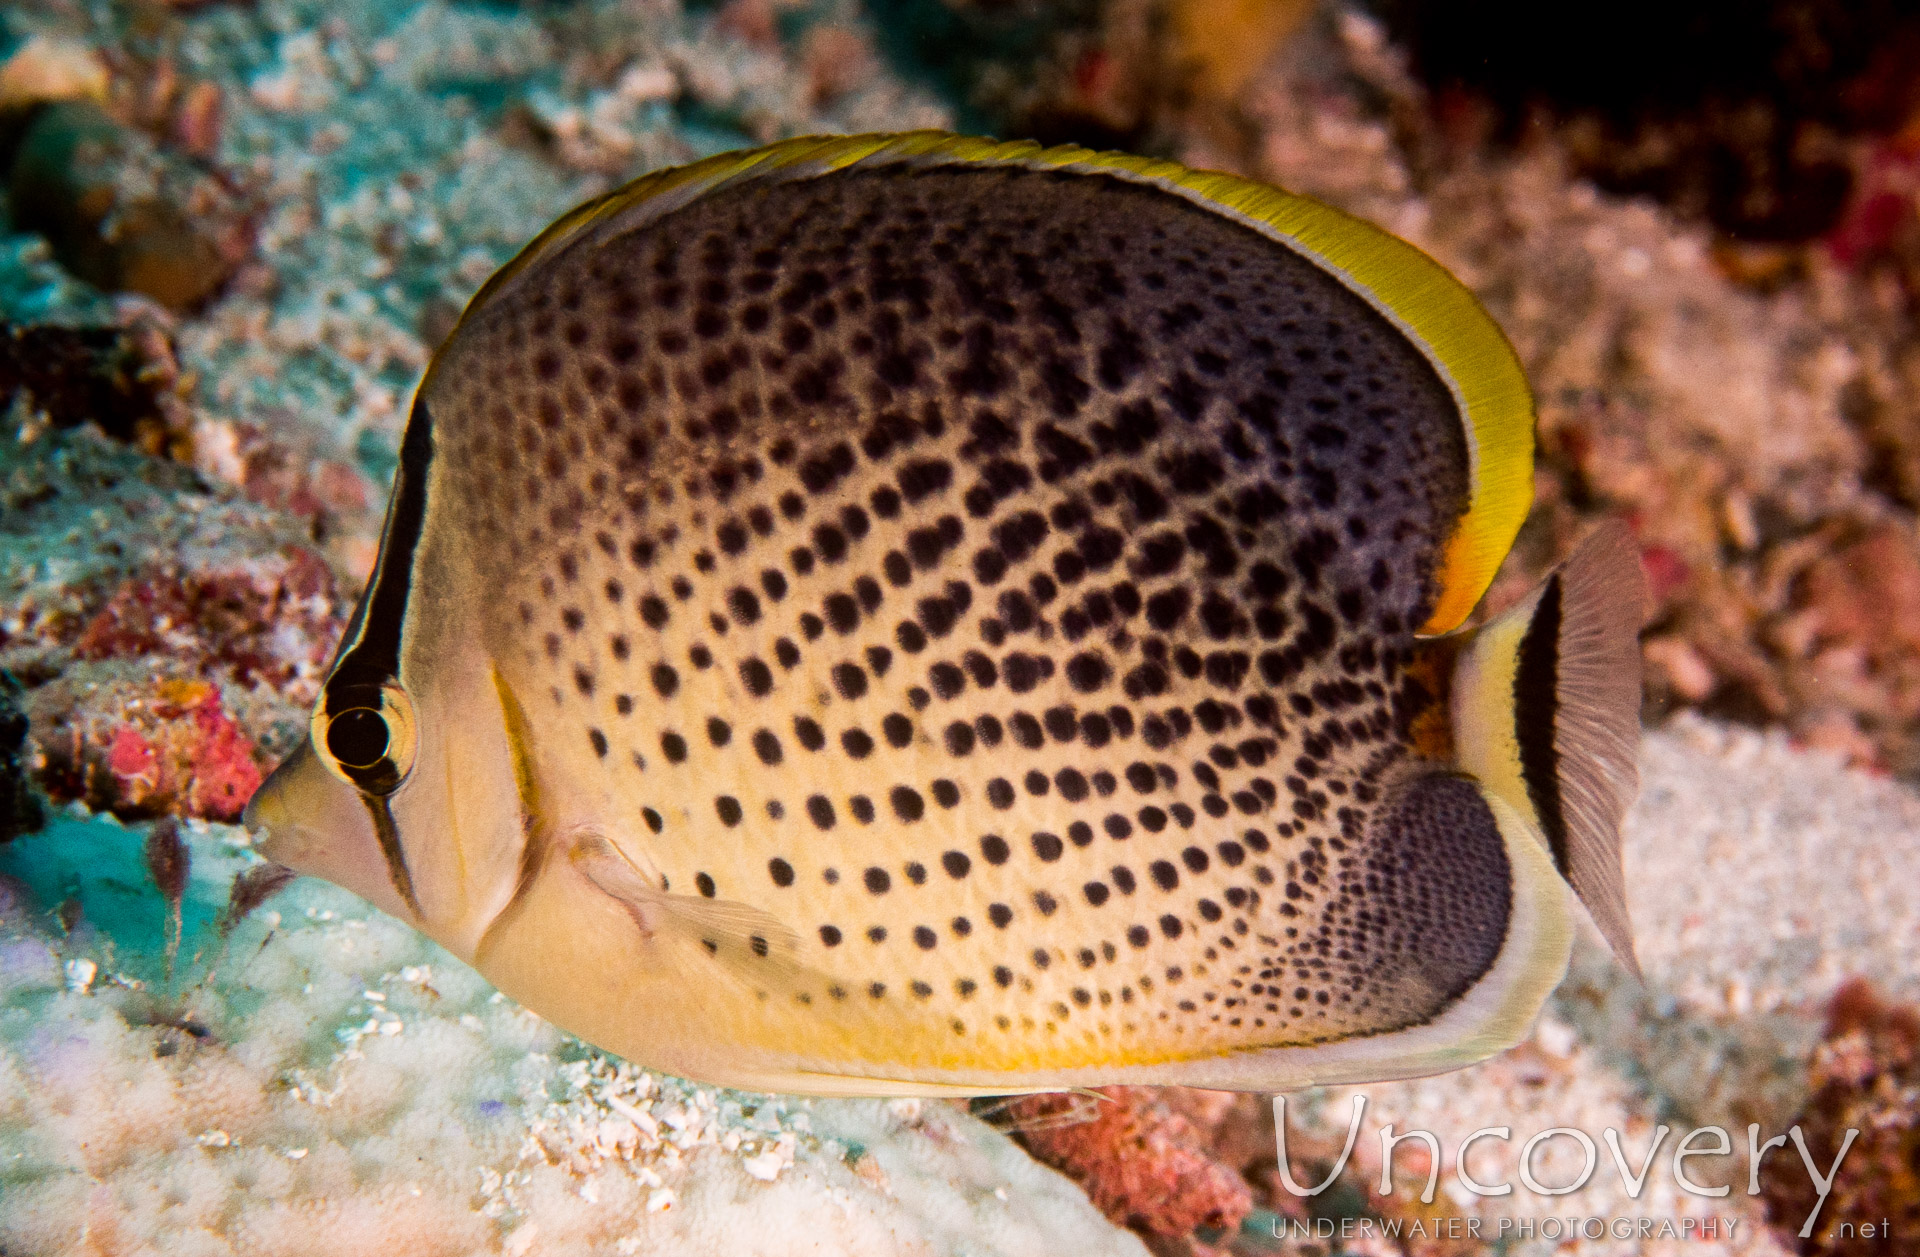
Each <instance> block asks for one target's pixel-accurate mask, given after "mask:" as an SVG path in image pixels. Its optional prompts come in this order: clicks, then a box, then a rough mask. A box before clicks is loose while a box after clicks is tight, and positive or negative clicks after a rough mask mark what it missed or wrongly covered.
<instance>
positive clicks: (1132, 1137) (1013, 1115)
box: [1007, 1087, 1253, 1237]
mask: <svg viewBox="0 0 1920 1257" xmlns="http://www.w3.org/2000/svg"><path fill="white" fill-rule="evenodd" d="M1178 1090H1179V1089H1177V1088H1159V1087H1102V1088H1100V1089H1099V1090H1098V1092H1097V1093H1095V1095H1094V1096H1081V1095H1068V1094H1053V1095H1037V1096H1028V1097H1025V1098H1023V1099H1020V1100H1015V1101H1013V1102H1011V1103H1010V1104H1009V1105H1008V1106H1007V1116H1008V1118H1009V1119H1011V1122H1012V1124H1013V1126H1014V1128H1015V1129H1018V1130H1020V1140H1021V1142H1023V1143H1025V1144H1026V1146H1027V1148H1028V1149H1029V1150H1030V1151H1031V1152H1032V1153H1033V1154H1034V1155H1035V1156H1037V1157H1039V1158H1040V1159H1041V1160H1042V1161H1045V1162H1046V1163H1047V1164H1048V1165H1051V1166H1053V1167H1055V1168H1056V1169H1058V1170H1060V1171H1062V1172H1063V1173H1065V1174H1066V1175H1067V1176H1068V1177H1069V1178H1072V1179H1073V1180H1075V1181H1076V1182H1078V1183H1080V1184H1081V1185H1082V1186H1083V1187H1085V1188H1086V1189H1087V1195H1088V1197H1089V1198H1090V1199H1091V1200H1092V1201H1093V1203H1094V1205H1095V1207H1097V1208H1098V1209H1099V1210H1100V1211H1101V1212H1102V1213H1104V1214H1106V1215H1107V1216H1108V1217H1109V1218H1111V1219H1113V1220H1114V1221H1115V1222H1116V1223H1119V1224H1121V1225H1123V1226H1129V1227H1133V1228H1134V1229H1136V1230H1140V1231H1144V1232H1146V1233H1148V1234H1151V1235H1159V1236H1167V1237H1174V1236H1184V1235H1188V1234H1190V1233H1192V1232H1193V1231H1195V1230H1199V1229H1201V1228H1207V1229H1210V1230H1232V1229H1234V1228H1236V1227H1238V1226H1239V1225H1240V1223H1241V1221H1242V1220H1243V1219H1245V1217H1246V1216H1247V1212H1248V1211H1249V1210H1250V1209H1251V1208H1252V1207H1253V1196H1252V1192H1251V1191H1250V1190H1249V1189H1248V1187H1247V1183H1246V1181H1245V1180H1244V1179H1242V1178H1241V1177H1240V1175H1239V1174H1238V1173H1237V1172H1235V1171H1234V1170H1233V1169H1231V1168H1229V1167H1228V1166H1225V1165H1222V1164H1221V1163H1220V1162H1218V1161H1217V1160H1215V1159H1214V1157H1213V1155H1212V1154H1211V1153H1209V1151H1208V1150H1207V1146H1206V1144H1205V1142H1204V1141H1203V1135H1202V1132H1201V1131H1199V1130H1197V1129H1196V1128H1195V1126H1194V1124H1193V1123H1192V1122H1191V1121H1189V1120H1188V1119H1187V1117H1186V1116H1185V1115H1184V1114H1182V1113H1180V1112H1179V1111H1178V1110H1176V1109H1175V1108H1173V1107H1172V1106H1171V1105H1170V1104H1169V1103H1168V1102H1167V1095H1168V1094H1169V1093H1172V1092H1177V1091H1178Z"/></svg>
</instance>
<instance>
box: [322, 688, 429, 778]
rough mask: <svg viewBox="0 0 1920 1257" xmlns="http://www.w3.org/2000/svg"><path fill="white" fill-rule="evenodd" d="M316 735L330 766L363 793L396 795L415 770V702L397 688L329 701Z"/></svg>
mask: <svg viewBox="0 0 1920 1257" xmlns="http://www.w3.org/2000/svg"><path fill="white" fill-rule="evenodd" d="M356 688H357V687H356ZM343 699H344V700H345V701H342V700H343ZM355 699H358V700H359V701H357V702H356V701H353V700H355ZM310 732H311V734H312V740H313V746H314V749H315V750H316V751H317V752H319V755H320V759H321V761H322V762H324V763H325V764H326V766H327V768H328V769H329V770H331V771H332V772H333V774H334V775H335V776H337V777H339V778H340V779H341V780H343V781H345V782H347V783H348V784H349V785H351V786H353V787H355V788H356V789H358V790H360V791H362V792H363V793H366V794H371V795H388V794H392V793H393V792H394V791H395V790H397V789H399V788H400V783H401V782H403V781H405V780H406V779H407V774H408V773H409V772H410V771H412V769H413V751H414V720H413V702H412V700H411V699H409V698H408V697H407V692H406V691H405V690H403V689H401V688H400V687H399V686H397V685H383V686H381V687H379V689H377V690H375V689H373V688H372V687H366V688H365V689H360V690H359V692H357V693H354V694H352V695H351V696H345V695H328V696H326V697H323V698H322V699H321V701H320V702H319V704H318V705H317V706H316V707H315V708H314V712H313V727H312V729H311V731H310Z"/></svg>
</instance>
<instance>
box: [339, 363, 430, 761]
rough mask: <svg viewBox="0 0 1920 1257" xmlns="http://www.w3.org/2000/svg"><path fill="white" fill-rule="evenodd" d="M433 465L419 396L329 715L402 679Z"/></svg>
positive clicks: (364, 703) (367, 701) (369, 700)
mask: <svg viewBox="0 0 1920 1257" xmlns="http://www.w3.org/2000/svg"><path fill="white" fill-rule="evenodd" d="M432 464H433V415H432V414H431V412H429V411H428V409H427V403H426V400H425V399H424V398H420V397H416V398H415V399H414V403H413V415H412V417H411V418H410V419H408V421H407V432H406V435H405V436H404V437H403V438H401V442H400V467H399V470H398V471H397V472H395V474H394V486H393V505H392V506H391V507H389V508H388V512H387V527H386V535H385V537H384V539H383V540H382V542H381V545H380V561H379V562H378V563H377V564H375V565H374V569H373V577H372V579H371V580H370V581H369V582H368V584H367V592H366V595H365V596H364V597H363V598H362V599H361V602H360V609H359V610H358V611H357V612H356V613H355V615H354V622H353V625H352V627H351V629H350V630H349V632H348V635H347V642H348V645H347V646H346V647H345V648H344V649H343V650H342V651H341V654H340V658H339V659H338V660H337V661H336V662H335V663H334V666H333V672H332V673H331V674H330V675H329V676H328V677H327V683H326V688H325V689H324V691H323V692H322V693H323V701H324V702H325V704H326V708H325V710H326V713H327V715H328V716H329V717H333V718H336V719H337V718H338V717H339V716H340V715H342V714H344V713H346V712H347V711H349V710H351V709H352V708H355V707H370V708H375V709H377V708H378V707H379V706H380V699H379V693H380V687H381V686H382V685H384V684H388V683H392V682H396V681H397V680H398V678H399V675H400V638H401V629H402V627H403V626H404V624H405V623H406V615H407V599H408V595H409V594H410V593H411V591H412V588H413V557H414V553H415V551H416V550H418V549H419V546H420V535H421V533H422V532H423V531H424V530H425V528H426V522H427V473H428V471H429V470H430V469H431V467H432ZM329 742H331V735H329Z"/></svg>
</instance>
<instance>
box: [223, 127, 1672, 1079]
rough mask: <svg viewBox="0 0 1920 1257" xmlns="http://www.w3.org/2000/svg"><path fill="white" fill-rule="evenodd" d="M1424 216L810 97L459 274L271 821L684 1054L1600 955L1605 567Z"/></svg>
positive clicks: (1436, 1028) (1465, 991)
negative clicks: (453, 318)
mask: <svg viewBox="0 0 1920 1257" xmlns="http://www.w3.org/2000/svg"><path fill="white" fill-rule="evenodd" d="M1532 428H1533V411H1532V402H1531V399H1530V395H1529V392H1528V388H1527V384H1526V381H1525V379H1524V377H1523V374H1522V372H1521V369H1520V366H1519V364H1518V362H1517V360H1516V358H1515V355H1514V353H1513V351H1512V349H1511V348H1510V347H1509V345H1508V343H1507V341H1506V340H1505V339H1504V337H1503V336H1502V334H1501V333H1500V331H1499V330H1498V329H1497V327H1496V326H1495V324H1494V322H1493V321H1492V319H1491V318H1490V317H1489V316H1488V315H1487V314H1486V313H1485V312H1484V311H1483V310H1482V309H1481V307H1480V306H1479V304H1478V303H1477V302H1476V301H1475V300H1474V298H1473V297H1472V296H1471V295H1470V294H1469V293H1468V291H1467V290H1466V289H1465V288H1464V287H1463V286H1462V285H1461V284H1460V283H1458V282H1457V281H1456V280H1455V279H1453V278H1452V277H1451V276H1450V275H1448V274H1447V272H1446V271H1445V270H1443V269H1442V268H1441V267H1440V266H1439V265H1438V264H1437V263H1435V262H1433V261H1432V260H1430V259H1429V258H1428V257H1426V256H1425V255H1424V254H1422V253H1421V252H1419V251H1418V250H1417V249H1415V248H1413V247H1412V246H1410V245H1408V244H1405V243H1403V242H1402V241H1400V240H1398V239H1396V238H1394V237H1392V236H1390V235H1388V234H1386V233H1384V232H1382V231H1380V230H1378V229H1376V228H1374V227H1372V226H1369V225H1367V224H1365V223H1363V222H1361V221H1359V220H1357V219H1354V218H1351V217H1349V216H1347V215H1345V214H1343V213H1340V212H1338V211H1336V210H1334V209H1331V208H1328V207H1326V206H1324V205H1321V204H1318V203H1316V202H1314V201H1311V200H1308V199H1305V198H1302V197H1298V196H1292V195H1288V194H1286V193H1283V192H1280V191H1277V190H1275V189H1273V188H1270V187H1265V186H1262V185H1260V184H1257V183H1252V182H1249V181H1246V180H1243V179H1239V178H1234V177H1230V176H1228V175H1224V174H1210V173H1203V172H1200V171H1196V170H1189V169H1185V168H1183V167H1180V166H1177V165H1173V164H1169V163H1167V162H1162V161H1151V160H1146V159H1143V158H1138V157H1130V156H1119V155H1111V154H1099V153H1094V152H1089V151H1085V150H1082V149H1078V148H1071V147H1068V148H1042V147H1039V146H1036V145H1033V144H1030V143H997V142H991V141H987V140H976V139H964V138H957V137H953V136H949V135H945V134H933V133H917V134H905V135H877V136H859V137H851V138H847V137H840V138H825V139H822V138H806V139H797V140H791V141H787V142H784V143H778V144H774V145H772V146H770V147H765V148H760V149H757V150H754V151H751V152H744V153H734V154H727V155H723V156H719V157H715V158H712V159H710V160H707V161H702V162H699V163H697V164H694V165H690V166H687V167H684V168H680V169H675V170H668V171H664V172H658V173H654V174H650V175H648V176H645V177H643V178H641V179H638V180H637V181H635V182H633V183H630V184H628V185H627V186H625V187H624V188H621V189H620V190H618V191H615V192H613V193H611V194H609V195H607V196H603V197H601V198H600V199H598V200H595V201H592V202H590V203H588V204H586V205H583V206H581V207H580V208H579V209H577V210H575V211H573V212H572V213H570V214H568V215H567V216H565V217H564V218H562V219H560V220H559V221H558V222H556V223H555V224H554V225H553V226H552V227H551V228H549V229H548V230H547V231H546V232H545V233H544V234H542V235H541V236H539V237H538V238H537V239H536V240H534V241H533V243H532V244H531V245H529V246H528V247H527V248H526V250H525V251H524V252H522V253H521V254H520V255H519V257H517V258H516V259H514V260H513V261H512V262H510V263H509V264H508V265H506V266H505V267H504V268H502V269H501V270H500V272H499V273H498V274H496V275H495V276H494V277H493V278H492V279H491V280H490V281H489V282H488V283H487V284H486V285H485V286H484V287H483V288H482V289H481V290H480V292H479V293H478V295H477V296H475V297H474V299H473V301H472V303H471V304H470V305H469V306H468V307H467V309H466V312H465V313H464V315H463V316H462V318H461V319H460V321H459V323H458V324H457V326H456V327H455V329H454V331H453V332H452V333H451V334H450V336H449V337H448V338H447V340H446V342H445V344H444V345H443V346H442V347H441V348H440V349H439V351H438V352H437V354H436V355H435V357H434V358H433V360H432V362H431V364H430V366H429V367H428V369H427V371H426V373H425V376H424V378H423V380H422V382H421V384H420V385H419V388H418V391H417V395H416V396H415V398H414V400H413V404H412V410H411V413H410V418H409V420H408V423H407V425H406V429H405V433H404V437H403V440H402V443H401V447H400V454H399V467H398V472H397V474H396V478H395V484H394V489H393V495H392V499H391V503H390V506H389V509H388V514H387V519H386V525H385V532H384V535H383V539H382V544H381V550H380V554H379V560H378V565H377V567H376V568H375V570H374V572H373V574H372V577H371V580H370V583H369V585H368V587H367V590H366V594H365V597H364V599H363V600H362V602H361V604H360V606H359V610H358V612H357V614H356V616H355V618H354V620H353V622H352V624H351V625H350V627H349V629H348V632H347V634H346V637H345V640H344V642H343V643H342V645H341V647H340V650H339V654H338V657H337V659H336V661H335V663H334V664H333V666H332V669H331V672H330V673H329V675H328V676H327V678H326V681H325V683H324V688H323V690H322V693H321V696H320V698H319V701H318V703H317V704H316V706H315V708H314V711H313V717H312V724H311V728H310V731H309V737H308V739H307V741H306V743H305V744H304V745H303V746H302V747H301V748H300V749H299V750H298V751H297V752H296V753H294V754H293V755H292V756H291V757H290V758H289V759H288V760H287V761H286V762H285V763H284V764H282V765H281V766H280V768H279V769H278V770H277V771H276V772H275V773H274V774H273V775H272V777H271V779H270V780H269V781H268V782H267V783H266V784H265V785H264V786H263V787H262V788H261V790H260V792H259V793H258V795H257V796H256V797H255V798H254V799H253V801H252V803H251V805H250V808H249V811H248V821H249V823H250V824H252V825H254V826H256V827H258V828H259V829H261V830H263V831H264V833H263V836H262V838H261V849H262V851H263V852H264V853H265V854H266V855H268V856H270V857H272V858H274V859H276V860H280V861H283V862H284V863H286V864H289V865H291V866H292V867H294V868H296V869H298V870H301V871H303V872H306V873H312V874H317V875H319V876H321V877H324V878H328V879H331V880H333V881H334V882H337V883H339V884H340V885H342V886H344V887H346V888H348V889H350V890H353V891H355V892H357V893H358V894H360V895H362V896H364V897H366V898H367V899H368V900H370V901H371V902H372V903H373V904H375V905H377V906H378V907H380V908H382V909H384V910H385V911H387V912H389V913H391V914H393V915H394V916H395V917H398V918H399V919H401V920H403V921H406V922H408V923H410V924H412V925H413V926H415V927H417V928H418V929H419V930H421V931H423V932H424V933H425V934H427V935H429V936H431V937H432V938H433V939H435V940H437V941H438V942H439V943H440V944H442V945H444V946H445V947H446V948H448V949H449V950H450V951H451V952H452V953H453V954H455V955H456V956H458V957H460V958H461V959H462V960H464V961H466V962H468V963H469V964H471V965H473V966H474V967H475V968H476V969H478V970H479V972H480V973H482V974H483V975H485V976H486V977H487V978H488V979H489V980H491V981H492V982H493V983H494V984H496V985H497V986H498V988H499V989H500V990H502V991H503V992H505V993H506V994H508V995H509V996H511V997H512V998H514V999H516V1000H518V1001H520V1002H521V1003H522V1004H524V1005H525V1006H526V1007H527V1008H529V1009H531V1010H533V1011H535V1012H536V1013H539V1014H541V1015H542V1016H544V1017H546V1018H548V1019H550V1020H551V1021H553V1022H554V1023H556V1024H557V1025H559V1026H561V1027H563V1028H564V1029H566V1030H568V1031H571V1032H573V1033H575V1034H577V1035H578V1036H580V1037H581V1038H582V1039H584V1040H586V1041H588V1042H590V1043H592V1044H595V1045H598V1046H599V1047H601V1048H603V1049H606V1050H608V1051H610V1052H613V1053H617V1054H619V1055H621V1056H624V1057H628V1058H631V1059H632V1060H634V1061H636V1062H639V1063H641V1064H644V1065H645V1066H648V1067H652V1068H658V1069H661V1070H665V1071H670V1072H673V1073H676V1074H680V1075H684V1076H686V1077H689V1078H693V1079H698V1080H703V1081H707V1082H711V1083H716V1084H725V1085H730V1086H736V1087H744V1088H753V1089H760V1090H775V1091H792V1092H803V1093H814V1094H883V1095H904V1094H922V1095H945V1094H950V1095H968V1094H1004V1093H1015V1092H1021V1091H1036V1090H1053V1089H1066V1088H1073V1087H1080V1086H1090V1085H1099V1084H1107V1083H1184V1084H1191V1085H1196V1086H1202V1087H1217V1088H1237V1089H1246V1090H1256V1089H1257V1090H1278V1089H1287V1088H1295V1087H1301V1086H1305V1085H1308V1084H1314V1083H1339V1082H1351V1081H1366V1080H1378V1079H1387V1078H1398V1077H1408V1076H1413V1075H1419V1074H1425V1073H1433V1072H1438V1071H1441V1070H1446V1069H1450V1068H1454V1067H1457V1066H1460V1065H1463V1064H1466V1063H1469V1062H1472V1061H1475V1060H1478V1059H1480V1058H1483V1057H1485V1056H1487V1055H1489V1054H1491V1053H1493V1052H1496V1051H1499V1050H1501V1049H1503V1048H1505V1047H1507V1046H1509V1045H1511V1044H1512V1043H1514V1042H1515V1041H1516V1040H1517V1039H1518V1038H1520V1037H1521V1036H1523V1035H1524V1034H1525V1033H1526V1032H1527V1030H1528V1028H1529V1025H1530V1023H1531V1020H1532V1018H1533V1016H1534V1014H1535V1013H1536V1011H1537V1010H1538V1009H1539V1007H1540V1005H1541V1003H1542V1002H1543V1001H1544V999H1545V998H1546V996H1547V994H1548V993H1549V991H1550V990H1551V989H1552V988H1553V986H1554V985H1555V983H1556V982H1558V980H1559V978H1560V977H1561V975H1562V974H1563V972H1564V970H1565V967H1566V964H1567V959H1568V954H1569V948H1570V945H1571V943H1570V941H1571V938H1572V934H1573V930H1574V923H1575V920H1576V917H1575V914H1574V909H1573V906H1572V905H1573V904H1574V903H1575V902H1576V900H1577V901H1578V902H1580V903H1582V904H1584V907H1585V911H1586V912H1587V913H1588V914H1589V915H1590V917H1591V919H1592V920H1593V921H1594V922H1595V923H1596V924H1597V926H1598V928H1599V929H1600V931H1601V933H1602V934H1603V935H1604V936H1605V938H1606V939H1607V940H1608V941H1609V942H1610V943H1611V945H1612V947H1613V949H1614V950H1615V951H1616V953H1617V954H1618V956H1619V957H1620V958H1621V960H1622V961H1623V962H1625V963H1627V964H1628V965H1630V966H1631V964H1632V955H1633V952H1632V939H1631V934H1630V931H1629V925H1628V917H1627V911H1626V903H1625V896H1624V893H1623V887H1622V881H1623V875H1622V871H1621V862H1620V853H1619V828H1620V823H1621V819H1622V815H1623V813H1624V811H1625V809H1626V807H1627V806H1628V804H1629V802H1630V801H1631V798H1632V796H1633V794H1634V791H1635V789H1636V788H1637V777H1636V769H1635V763H1634V757H1635V749H1636V743H1637V740H1638V735H1639V722H1638V705H1639V693H1640V691H1639V682H1638V675H1639V673H1638V668H1639V664H1638V659H1639V655H1638V650H1637V645H1636V632H1637V629H1638V626H1639V621H1640V615H1641V604H1642V598H1643V594H1642V590H1641V583H1642V577H1641V575H1640V567H1639V563H1638V559H1637V555H1636V552H1635V550H1634V548H1633V546H1632V544H1631V542H1630V538H1629V536H1628V534H1627V533H1626V531H1625V530H1624V529H1623V528H1621V527H1619V526H1617V525H1609V526H1603V527H1601V528H1600V529H1599V530H1597V531H1596V532H1595V533H1594V534H1593V535H1592V536H1591V537H1590V538H1589V539H1588V540H1587V541H1586V543H1585V544H1583V545H1582V546H1581V547H1580V548H1579V549H1578V550H1577V551H1576V552H1575V553H1574V555H1573V557H1572V558H1571V559H1570V560H1568V562H1567V563H1566V564H1565V565H1564V566H1562V567H1561V568H1559V569H1557V570H1556V571H1554V572H1553V573H1552V574H1550V575H1549V576H1547V577H1546V579H1545V580H1544V582H1543V583H1542V584H1540V585H1539V587H1538V588H1537V589H1536V590H1534V592H1533V593H1532V594H1531V595H1530V596H1528V597H1527V598H1526V599H1525V600H1524V601H1522V602H1521V603H1520V604H1519V605H1518V606H1516V607H1514V608H1513V609H1512V610H1511V611H1509V612H1507V613H1506V614H1504V615H1502V616H1500V617H1498V618H1496V619H1493V620H1492V621H1491V622H1489V623H1486V624H1485V625H1484V626H1482V627H1479V628H1478V629H1476V630H1474V631H1471V632H1465V631H1460V628H1459V626H1460V625H1461V624H1462V623H1463V622H1464V621H1465V620H1466V619H1467V618H1468V617H1469V615H1470V614H1471V613H1472V611H1473V609H1474V607H1475V606H1476V605H1477V603H1478V602H1479V600H1480V598H1481V595H1482V594H1483V593H1484V592H1485V590H1486V589H1487V587H1488V585H1489V583H1490V582H1491V580H1492V578H1493V575H1494V572H1495V568H1496V567H1497V566H1498V565H1499V563H1500V562H1501V560H1502V559H1503V557H1504V556H1505V555H1506V553H1507V551H1508V549H1509V548H1510V546H1511V544H1512V542H1513V539H1514V536H1515V534H1516V532H1517V530H1518V529H1519V527H1520V524H1521V521H1522V519H1523V517H1524V516H1525V514H1526V512H1527V508H1528V505H1529V502H1530V500H1531V497H1532V464H1533V435H1532Z"/></svg>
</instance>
